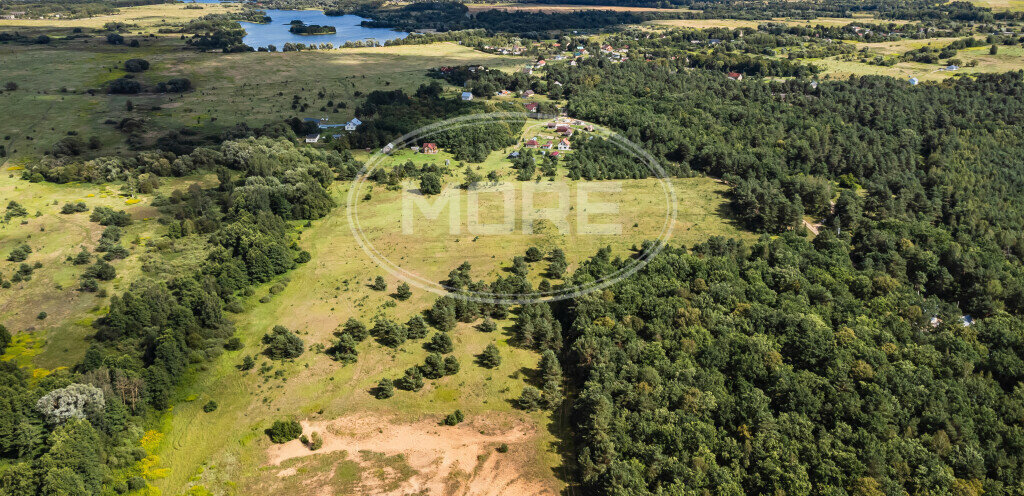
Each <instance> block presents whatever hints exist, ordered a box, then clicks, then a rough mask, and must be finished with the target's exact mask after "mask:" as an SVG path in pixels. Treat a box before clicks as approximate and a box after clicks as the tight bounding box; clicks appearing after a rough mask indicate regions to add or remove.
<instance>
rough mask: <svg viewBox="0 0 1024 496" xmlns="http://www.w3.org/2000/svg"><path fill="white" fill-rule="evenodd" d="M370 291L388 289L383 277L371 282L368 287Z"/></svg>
mask: <svg viewBox="0 0 1024 496" xmlns="http://www.w3.org/2000/svg"><path fill="white" fill-rule="evenodd" d="M370 289H372V290H374V291H385V290H387V289H388V283H387V282H386V281H384V278H383V277H381V276H377V278H376V279H374V280H373V284H371V285H370Z"/></svg>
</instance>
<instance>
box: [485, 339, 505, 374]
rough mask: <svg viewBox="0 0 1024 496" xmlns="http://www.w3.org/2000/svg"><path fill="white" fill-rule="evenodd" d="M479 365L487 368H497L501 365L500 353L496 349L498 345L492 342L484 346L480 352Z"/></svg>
mask: <svg viewBox="0 0 1024 496" xmlns="http://www.w3.org/2000/svg"><path fill="white" fill-rule="evenodd" d="M480 365H483V366H484V367H487V368H489V369H493V368H497V367H498V366H499V365H501V353H500V352H499V351H498V347H497V346H494V343H491V344H489V345H487V347H486V348H484V352H483V353H481V354H480Z"/></svg>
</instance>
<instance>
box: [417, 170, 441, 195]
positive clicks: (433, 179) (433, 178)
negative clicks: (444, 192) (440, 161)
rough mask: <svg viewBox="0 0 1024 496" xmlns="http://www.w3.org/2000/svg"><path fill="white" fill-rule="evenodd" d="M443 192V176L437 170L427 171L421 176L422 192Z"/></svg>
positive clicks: (427, 193) (426, 193)
mask: <svg viewBox="0 0 1024 496" xmlns="http://www.w3.org/2000/svg"><path fill="white" fill-rule="evenodd" d="M440 192H441V176H439V175H438V174H437V173H435V172H427V173H425V174H423V176H421V177H420V193H421V194H424V195H436V194H438V193H440Z"/></svg>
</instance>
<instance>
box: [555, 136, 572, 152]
mask: <svg viewBox="0 0 1024 496" xmlns="http://www.w3.org/2000/svg"><path fill="white" fill-rule="evenodd" d="M570 146H571V145H569V140H567V139H565V138H562V141H559V142H558V149H559V150H562V151H565V150H568V149H569V147H570Z"/></svg>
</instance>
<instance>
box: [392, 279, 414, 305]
mask: <svg viewBox="0 0 1024 496" xmlns="http://www.w3.org/2000/svg"><path fill="white" fill-rule="evenodd" d="M410 297H412V289H410V288H409V284H408V283H404V282H403V283H402V284H399V285H398V289H396V290H395V298H397V299H399V300H401V301H405V300H408V299H409V298H410Z"/></svg>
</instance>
